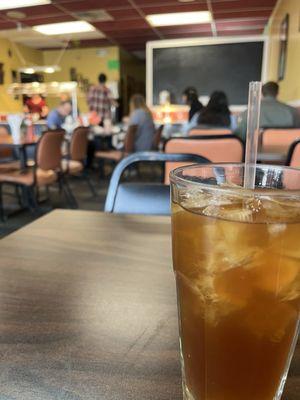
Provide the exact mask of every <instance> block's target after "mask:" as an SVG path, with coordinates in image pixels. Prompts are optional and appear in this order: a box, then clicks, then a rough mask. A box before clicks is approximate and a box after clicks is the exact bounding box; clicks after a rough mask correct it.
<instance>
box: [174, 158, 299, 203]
mask: <svg viewBox="0 0 300 400" xmlns="http://www.w3.org/2000/svg"><path fill="white" fill-rule="evenodd" d="M252 165H254V164H252ZM255 166H256V168H258V169H259V168H260V169H262V170H266V169H272V170H274V171H279V172H280V171H291V172H295V173H297V174H299V177H300V168H294V167H289V166H286V165H273V164H255ZM218 167H220V168H226V167H238V168H244V167H245V163H209V164H208V163H207V164H190V165H185V166H182V167H177V168H175V169H173V170H172V171H171V172H170V183H172V184H178V183H182V184H185V185H186V184H188V185H191V186H194V187H198V188H199V189H200V188H202V189H207V190H210V191H218V192H223V193H225V192H226V193H232V194H237V192H239V193H243V195H249V196H250V195H252V196H253V193H255V194H257V195H260V196H261V195H264V194H265V195H268V196H270V195H272V196H278V197H288V196H291V195H298V196H300V184H299V189H290V190H289V189H276V188H259V187H256V188H254V189H253V190H252V189H246V188H244V187H243V186H238V185H236V186H226V185H224V186H221V185H217V184H208V183H202V182H195V181H193V180H189V179H188V177H180V176H178V173H179V172H181V171H185V170H192V169H198V170H201V169H205V168H210V169H213V168H218Z"/></svg>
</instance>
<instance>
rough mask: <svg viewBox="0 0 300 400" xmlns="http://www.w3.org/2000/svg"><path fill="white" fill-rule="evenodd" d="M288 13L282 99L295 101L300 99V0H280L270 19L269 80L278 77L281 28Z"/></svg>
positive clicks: (281, 84) (281, 90)
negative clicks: (287, 36)
mask: <svg viewBox="0 0 300 400" xmlns="http://www.w3.org/2000/svg"><path fill="white" fill-rule="evenodd" d="M286 14H289V38H288V49H287V61H286V71H285V78H284V79H283V80H282V81H280V82H279V85H280V99H281V100H283V101H295V100H300V31H299V24H300V19H299V18H300V0H279V2H278V4H277V7H276V8H275V10H274V12H273V15H272V17H271V19H270V23H269V27H268V32H269V37H270V48H269V66H268V80H274V81H277V79H278V78H277V73H278V59H279V28H280V24H281V22H282V20H283V19H284V17H285V15H286Z"/></svg>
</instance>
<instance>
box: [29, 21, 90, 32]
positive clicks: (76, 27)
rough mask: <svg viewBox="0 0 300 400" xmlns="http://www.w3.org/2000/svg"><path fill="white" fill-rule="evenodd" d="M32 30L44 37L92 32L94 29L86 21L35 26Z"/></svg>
mask: <svg viewBox="0 0 300 400" xmlns="http://www.w3.org/2000/svg"><path fill="white" fill-rule="evenodd" d="M33 29H34V30H35V31H36V32H39V33H42V34H44V35H64V34H68V33H78V32H92V31H95V30H96V29H95V28H94V27H93V25H91V24H89V23H88V22H86V21H70V22H59V23H57V24H46V25H37V26H34V27H33Z"/></svg>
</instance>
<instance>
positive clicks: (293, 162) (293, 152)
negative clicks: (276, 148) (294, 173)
mask: <svg viewBox="0 0 300 400" xmlns="http://www.w3.org/2000/svg"><path fill="white" fill-rule="evenodd" d="M286 165H288V166H290V167H293V168H300V140H297V141H295V142H294V143H292V145H291V146H290V148H289V151H288V155H287V161H286Z"/></svg>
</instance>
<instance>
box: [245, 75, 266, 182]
mask: <svg viewBox="0 0 300 400" xmlns="http://www.w3.org/2000/svg"><path fill="white" fill-rule="evenodd" d="M261 87H262V84H261V82H250V83H249V96H248V118H247V137H246V155H245V171H244V188H245V189H254V187H255V175H256V161H257V146H258V136H259V117H260V102H261Z"/></svg>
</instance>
